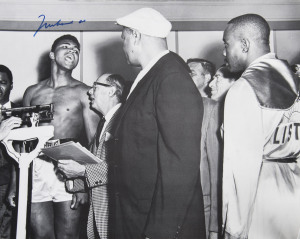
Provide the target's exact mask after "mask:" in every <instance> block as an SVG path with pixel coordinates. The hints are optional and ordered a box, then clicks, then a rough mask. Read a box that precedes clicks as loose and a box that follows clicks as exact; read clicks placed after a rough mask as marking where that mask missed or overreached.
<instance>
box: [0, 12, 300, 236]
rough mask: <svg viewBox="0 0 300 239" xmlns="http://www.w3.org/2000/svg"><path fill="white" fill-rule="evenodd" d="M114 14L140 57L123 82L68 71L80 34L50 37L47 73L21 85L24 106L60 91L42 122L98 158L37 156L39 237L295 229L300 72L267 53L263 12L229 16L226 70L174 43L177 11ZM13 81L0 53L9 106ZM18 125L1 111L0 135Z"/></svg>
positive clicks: (1, 98) (133, 56)
mask: <svg viewBox="0 0 300 239" xmlns="http://www.w3.org/2000/svg"><path fill="white" fill-rule="evenodd" d="M116 22H117V24H118V25H120V26H122V27H123V30H122V35H121V38H122V40H123V50H124V53H125V55H126V58H127V62H128V64H130V65H132V66H138V67H140V68H141V71H140V72H139V74H138V75H137V77H136V79H135V80H134V82H133V84H132V86H131V88H130V91H129V93H128V94H127V93H126V92H127V90H126V83H125V80H124V79H123V77H122V76H120V75H118V74H115V73H105V74H103V75H101V76H100V77H99V78H98V79H97V80H96V81H95V82H94V83H93V86H92V88H90V87H88V86H87V85H85V84H84V83H82V82H80V81H77V80H76V79H74V78H73V77H72V71H73V69H74V68H75V67H76V66H77V64H78V61H79V52H80V44H79V42H78V40H77V39H76V38H75V37H74V36H71V35H64V36H61V37H60V38H58V39H56V40H55V41H54V43H53V45H52V48H51V51H50V53H49V57H50V59H51V76H50V77H49V78H48V79H46V80H44V81H41V82H40V83H38V84H36V85H33V86H30V87H28V88H27V89H26V91H25V93H24V97H23V106H31V105H40V104H49V103H53V104H54V108H55V112H54V119H53V120H52V121H50V122H48V123H43V124H44V125H47V124H50V125H53V126H54V138H53V139H55V140H57V141H58V142H59V143H63V142H67V141H78V142H80V143H81V144H83V145H84V146H85V147H87V148H88V149H89V150H90V151H91V152H92V153H93V154H94V155H95V156H97V157H98V158H99V159H100V161H99V163H97V164H81V163H78V162H76V161H75V160H72V159H70V158H66V159H64V160H59V161H58V163H54V162H53V161H52V160H51V159H50V158H47V157H45V155H44V156H39V157H38V158H36V159H34V161H33V167H32V193H31V206H30V208H31V211H30V216H29V218H30V221H29V224H30V225H29V226H30V238H57V239H58V238H70V239H75V238H86V237H87V238H89V239H93V238H98V239H99V238H100V239H139V238H141V239H142V238H144V239H147V238H150V239H167V238H178V239H205V238H208V239H216V238H227V239H237V238H238V239H246V238H249V239H252V238H255V239H260V238H262V239H269V238H270V239H271V238H272V239H276V238H278V239H279V238H281V239H282V238H287V239H291V238H295V239H296V238H298V236H299V233H300V213H299V211H300V204H299V201H300V173H299V172H300V168H299V166H300V165H299V163H298V160H297V159H298V158H299V154H300V146H299V129H298V128H299V125H300V114H299V111H300V99H299V78H298V76H297V75H296V74H295V73H294V72H293V71H292V68H291V67H290V66H289V65H288V63H287V62H286V61H284V60H280V59H278V58H277V57H276V55H275V54H274V53H271V52H270V46H269V36H270V27H269V25H268V23H267V21H266V20H265V19H264V18H263V17H261V16H259V15H256V14H246V15H242V16H238V17H236V18H234V19H232V20H230V21H229V22H228V24H227V26H226V29H225V31H224V34H223V41H224V51H223V55H224V57H225V64H224V65H222V66H221V67H220V68H219V69H217V70H216V67H215V65H214V64H213V63H212V62H210V61H208V60H205V59H200V58H191V59H188V60H187V62H184V60H183V59H182V58H181V57H180V56H178V55H177V54H175V53H173V52H171V51H169V50H168V46H167V41H166V37H167V36H168V34H169V32H170V31H171V28H172V26H171V23H170V22H169V21H168V20H167V19H166V18H165V17H164V16H163V15H161V14H160V13H159V12H157V11H156V10H154V9H151V8H141V9H139V10H136V11H134V12H133V13H131V14H129V15H126V16H124V17H121V18H118V19H117V20H116ZM12 86H13V84H12V74H11V72H10V71H9V69H8V68H7V67H5V66H0V90H1V92H0V93H1V94H0V103H1V106H2V107H13V105H12V104H10V105H9V106H7V104H8V103H10V101H9V93H10V91H11V89H12ZM20 125H21V120H20V119H19V118H16V117H10V118H8V119H5V120H3V121H2V122H1V126H0V140H2V139H4V138H5V137H7V135H8V134H9V132H10V130H11V129H13V128H16V127H19V126H20ZM1 152H2V153H3V155H4V153H5V149H1ZM2 158H3V159H4V156H3V157H2ZM2 158H1V160H0V162H1V167H0V170H1V175H0V192H1V194H3V196H1V202H0V203H1V204H0V206H1V205H2V206H1V209H0V217H1V220H0V223H1V225H0V234H1V238H13V236H10V233H9V232H10V231H12V230H11V228H10V225H11V223H10V221H11V218H12V217H13V216H12V213H11V207H6V206H5V194H6V192H7V190H8V185H10V186H9V190H8V201H9V204H10V206H12V207H15V206H16V204H15V202H14V200H13V199H14V197H15V195H16V191H17V185H16V182H17V180H16V178H17V175H16V171H17V170H16V168H15V167H12V169H10V170H11V176H8V177H5V178H4V177H2V176H3V175H4V173H2V170H3V171H4V170H6V172H8V175H10V174H9V170H8V171H7V169H6V167H7V166H6V165H10V164H8V163H7V162H5V163H3V165H4V166H2V161H3V159H2ZM3 162H4V161H3ZM7 168H9V167H7ZM10 177H11V178H10ZM7 178H8V179H7ZM9 178H10V179H9ZM2 185H3V186H2ZM84 204H87V205H88V208H89V209H88V215H87V216H86V217H85V216H84ZM7 215H8V216H7ZM6 216H7V220H4V219H5V217H6ZM82 225H84V227H85V232H81V230H80V229H82V227H81V226H82Z"/></svg>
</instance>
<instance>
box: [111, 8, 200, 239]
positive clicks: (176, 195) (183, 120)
mask: <svg viewBox="0 0 300 239" xmlns="http://www.w3.org/2000/svg"><path fill="white" fill-rule="evenodd" d="M117 23H118V24H119V25H121V26H123V27H124V29H123V32H122V39H123V44H124V46H123V49H124V52H125V54H126V57H127V61H128V63H129V64H131V65H133V66H138V67H141V68H142V70H141V71H140V73H139V74H138V76H137V78H136V79H135V81H134V83H133V85H132V88H131V90H130V93H129V96H128V98H127V101H126V103H125V104H124V106H123V108H122V111H121V112H120V120H119V123H118V125H117V126H116V134H115V135H116V137H117V140H116V157H115V159H116V161H115V167H114V169H115V179H116V193H115V199H116V201H115V203H116V205H115V206H116V207H115V208H116V224H115V226H116V228H115V232H116V238H117V239H121V238H122V239H123V238H124V239H133V238H134V239H137V238H155V239H165V238H188V239H191V238H205V223H204V212H203V198H202V191H201V185H200V172H199V164H200V162H199V157H200V147H199V145H200V138H201V123H202V117H203V103H202V99H201V96H200V94H199V92H198V90H197V88H196V86H195V84H194V83H193V80H192V78H191V77H190V75H189V68H188V66H187V65H186V64H185V62H184V61H183V60H182V59H181V58H180V57H179V56H178V55H176V54H175V53H173V52H169V51H168V49H167V42H166V37H167V35H168V34H169V32H170V30H171V23H170V22H169V21H168V20H166V19H165V18H164V17H163V16H162V15H161V14H160V13H159V12H157V11H156V10H154V9H150V8H142V9H139V10H137V11H135V12H133V13H131V14H129V15H127V16H125V17H123V18H119V19H117Z"/></svg>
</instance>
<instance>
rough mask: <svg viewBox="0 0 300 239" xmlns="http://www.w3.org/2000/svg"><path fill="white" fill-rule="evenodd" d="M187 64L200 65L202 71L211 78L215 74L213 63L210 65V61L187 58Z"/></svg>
mask: <svg viewBox="0 0 300 239" xmlns="http://www.w3.org/2000/svg"><path fill="white" fill-rule="evenodd" d="M186 63H187V64H189V63H199V64H201V66H202V67H203V69H204V70H205V73H209V74H210V76H211V77H213V76H214V74H215V72H216V66H215V64H214V63H212V62H211V61H208V60H205V59H201V58H189V59H188V60H187V61H186Z"/></svg>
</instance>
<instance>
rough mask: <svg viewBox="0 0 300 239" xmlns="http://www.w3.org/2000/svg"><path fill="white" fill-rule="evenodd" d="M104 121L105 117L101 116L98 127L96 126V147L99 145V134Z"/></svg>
mask: <svg viewBox="0 0 300 239" xmlns="http://www.w3.org/2000/svg"><path fill="white" fill-rule="evenodd" d="M104 123H105V118H104V116H103V117H102V118H101V120H100V122H99V124H98V127H97V133H96V146H97V148H98V147H99V140H100V139H99V138H100V134H101V131H102V128H103V125H104Z"/></svg>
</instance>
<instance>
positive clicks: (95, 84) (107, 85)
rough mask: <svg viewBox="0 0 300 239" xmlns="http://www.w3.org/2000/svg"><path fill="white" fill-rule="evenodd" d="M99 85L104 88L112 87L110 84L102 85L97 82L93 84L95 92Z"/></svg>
mask: <svg viewBox="0 0 300 239" xmlns="http://www.w3.org/2000/svg"><path fill="white" fill-rule="evenodd" d="M97 85H102V86H104V87H111V85H109V84H105V83H100V82H97V81H95V82H94V83H93V90H96V86H97Z"/></svg>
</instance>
